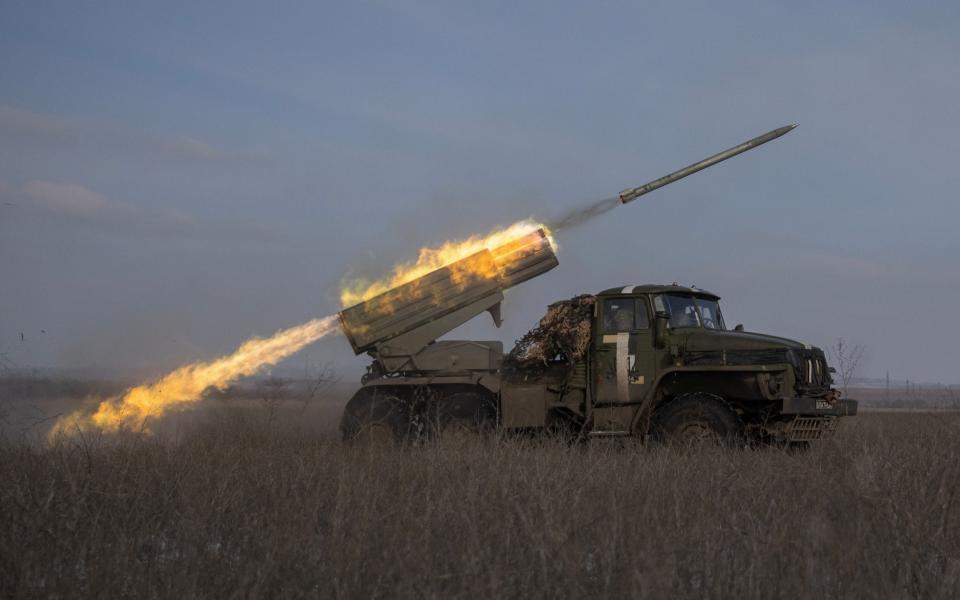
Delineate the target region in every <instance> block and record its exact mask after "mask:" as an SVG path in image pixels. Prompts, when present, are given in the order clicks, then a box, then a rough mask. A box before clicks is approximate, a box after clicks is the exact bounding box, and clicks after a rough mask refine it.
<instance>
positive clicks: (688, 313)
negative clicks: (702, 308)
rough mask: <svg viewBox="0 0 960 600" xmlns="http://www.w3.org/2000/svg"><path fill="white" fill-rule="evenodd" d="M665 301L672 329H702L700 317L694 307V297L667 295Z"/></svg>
mask: <svg viewBox="0 0 960 600" xmlns="http://www.w3.org/2000/svg"><path fill="white" fill-rule="evenodd" d="M664 299H665V300H666V304H667V314H669V315H670V326H671V327H700V317H699V315H697V309H696V308H695V307H694V305H693V297H691V296H677V295H674V294H667V295H666V296H664Z"/></svg>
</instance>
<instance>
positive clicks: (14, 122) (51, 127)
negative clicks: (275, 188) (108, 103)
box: [0, 104, 265, 165]
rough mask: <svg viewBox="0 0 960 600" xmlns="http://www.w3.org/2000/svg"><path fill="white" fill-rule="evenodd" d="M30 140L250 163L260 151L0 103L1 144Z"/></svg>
mask: <svg viewBox="0 0 960 600" xmlns="http://www.w3.org/2000/svg"><path fill="white" fill-rule="evenodd" d="M23 145H30V146H40V147H44V148H55V149H63V148H67V149H73V150H77V149H83V150H86V149H90V150H92V151H94V152H97V153H108V154H110V153H116V154H120V155H122V156H124V157H128V156H130V155H131V154H135V155H139V156H140V157H141V158H146V159H149V160H156V159H163V160H170V161H177V162H188V163H201V164H225V165H229V164H244V165H246V164H249V163H253V162H257V161H260V160H263V159H264V158H265V157H264V155H263V154H262V153H258V152H251V151H244V150H233V149H224V148H217V147H215V146H213V145H211V144H210V143H208V142H205V141H203V140H200V139H197V138H195V137H191V136H187V135H183V134H170V133H157V132H152V131H145V130H140V129H131V128H127V127H122V126H119V125H116V124H114V123H110V122H105V121H99V120H92V119H81V118H77V117H67V116H62V115H55V114H50V113H38V112H32V111H28V110H22V109H19V108H15V107H13V106H9V105H2V104H0V146H7V147H9V148H12V149H16V148H17V147H18V146H23Z"/></svg>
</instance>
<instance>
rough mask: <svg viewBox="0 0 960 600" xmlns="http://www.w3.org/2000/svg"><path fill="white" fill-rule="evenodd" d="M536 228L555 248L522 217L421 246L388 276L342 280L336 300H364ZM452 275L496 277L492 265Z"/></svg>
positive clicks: (344, 302) (349, 302)
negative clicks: (414, 256) (477, 232)
mask: <svg viewBox="0 0 960 600" xmlns="http://www.w3.org/2000/svg"><path fill="white" fill-rule="evenodd" d="M537 229H543V230H544V231H546V232H547V235H548V237H549V238H550V243H551V245H553V246H554V247H556V242H555V241H554V239H553V237H552V236H551V235H550V230H549V229H548V228H547V226H546V225H544V224H543V223H537V222H536V221H533V220H532V219H524V220H522V221H517V222H516V223H514V224H513V225H510V226H508V227H504V228H497V229H494V230H493V231H491V232H490V233H488V234H487V235H484V236H473V237H470V238H467V239H465V240H451V241H448V242H444V243H443V244H442V245H441V246H439V247H438V248H421V249H420V253H419V254H418V256H417V260H416V262H413V263H409V262H407V263H400V264H398V265H396V266H394V267H393V273H392V274H391V275H390V276H388V277H384V278H382V279H378V280H376V281H368V280H363V279H354V280H347V281H343V282H341V286H340V303H341V305H342V306H344V307H348V306H353V305H354V304H359V303H360V302H365V301H367V300H369V299H370V298H373V297H374V296H379V295H380V294H382V293H384V292H386V291H388V290H391V289H393V288H395V287H397V286H400V285H403V284H405V283H409V282H410V281H413V280H415V279H419V278H420V277H423V276H424V275H426V274H427V273H430V272H431V271H435V270H437V269H440V268H442V267H445V266H447V265H449V264H451V263H455V262H457V261H459V260H462V259H464V258H467V257H468V256H471V255H473V254H476V253H477V252H480V251H481V250H484V249H487V250H490V249H493V248H496V247H497V246H502V245H503V244H506V243H509V242H511V241H513V240H515V239H516V238H519V237H522V236H524V235H527V234H529V233H532V232H534V231H536V230H537ZM453 275H454V277H455V278H462V279H465V280H466V279H469V278H473V277H478V276H479V277H483V278H492V277H496V276H497V271H496V269H495V268H490V269H484V270H481V271H477V270H472V271H470V272H459V271H458V272H456V273H454V274H453Z"/></svg>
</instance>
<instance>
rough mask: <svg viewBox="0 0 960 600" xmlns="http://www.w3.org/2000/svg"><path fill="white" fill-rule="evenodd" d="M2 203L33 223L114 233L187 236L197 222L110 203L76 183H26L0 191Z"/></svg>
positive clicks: (167, 212)
mask: <svg viewBox="0 0 960 600" xmlns="http://www.w3.org/2000/svg"><path fill="white" fill-rule="evenodd" d="M0 195H2V197H3V200H4V204H5V205H8V206H11V207H16V208H18V209H19V211H18V213H19V215H20V216H21V217H22V218H24V219H25V220H27V221H32V222H38V221H39V222H56V223H62V224H67V225H70V226H74V227H76V226H81V227H86V228H93V229H98V230H103V231H110V232H117V233H135V234H153V235H164V236H170V235H176V236H179V235H189V234H191V233H192V232H194V231H195V230H196V229H197V227H198V224H197V222H196V221H195V220H194V219H193V218H192V217H190V216H189V215H186V214H184V213H182V212H180V211H176V210H171V209H148V208H143V207H140V206H136V205H133V204H129V203H126V202H119V201H116V200H112V199H110V198H108V197H107V196H105V195H103V194H101V193H99V192H95V191H93V190H91V189H89V188H86V187H84V186H82V185H80V184H77V183H58V182H53V181H38V180H34V181H28V182H27V183H25V184H23V185H22V186H21V187H20V188H10V187H6V188H0Z"/></svg>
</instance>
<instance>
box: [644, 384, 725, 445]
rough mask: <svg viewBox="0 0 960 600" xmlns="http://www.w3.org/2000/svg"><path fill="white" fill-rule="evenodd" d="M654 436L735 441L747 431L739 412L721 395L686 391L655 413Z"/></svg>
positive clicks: (686, 441)
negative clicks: (744, 429) (687, 392)
mask: <svg viewBox="0 0 960 600" xmlns="http://www.w3.org/2000/svg"><path fill="white" fill-rule="evenodd" d="M650 429H651V433H652V435H653V437H654V439H656V440H659V441H663V442H672V443H680V444H686V445H690V444H701V443H704V442H719V443H732V442H735V441H736V440H737V439H738V438H739V437H740V436H741V434H742V432H743V422H742V421H741V420H740V417H739V415H737V413H735V412H734V411H733V409H731V408H730V406H729V405H728V404H727V403H726V402H724V400H723V398H721V397H720V396H715V395H713V394H705V393H694V394H683V395H680V396H677V397H676V398H675V399H674V400H673V401H671V402H669V403H667V404H665V405H664V406H663V407H661V408H660V409H658V410H657V411H656V412H655V413H654V415H653V422H652V423H651V426H650Z"/></svg>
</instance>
